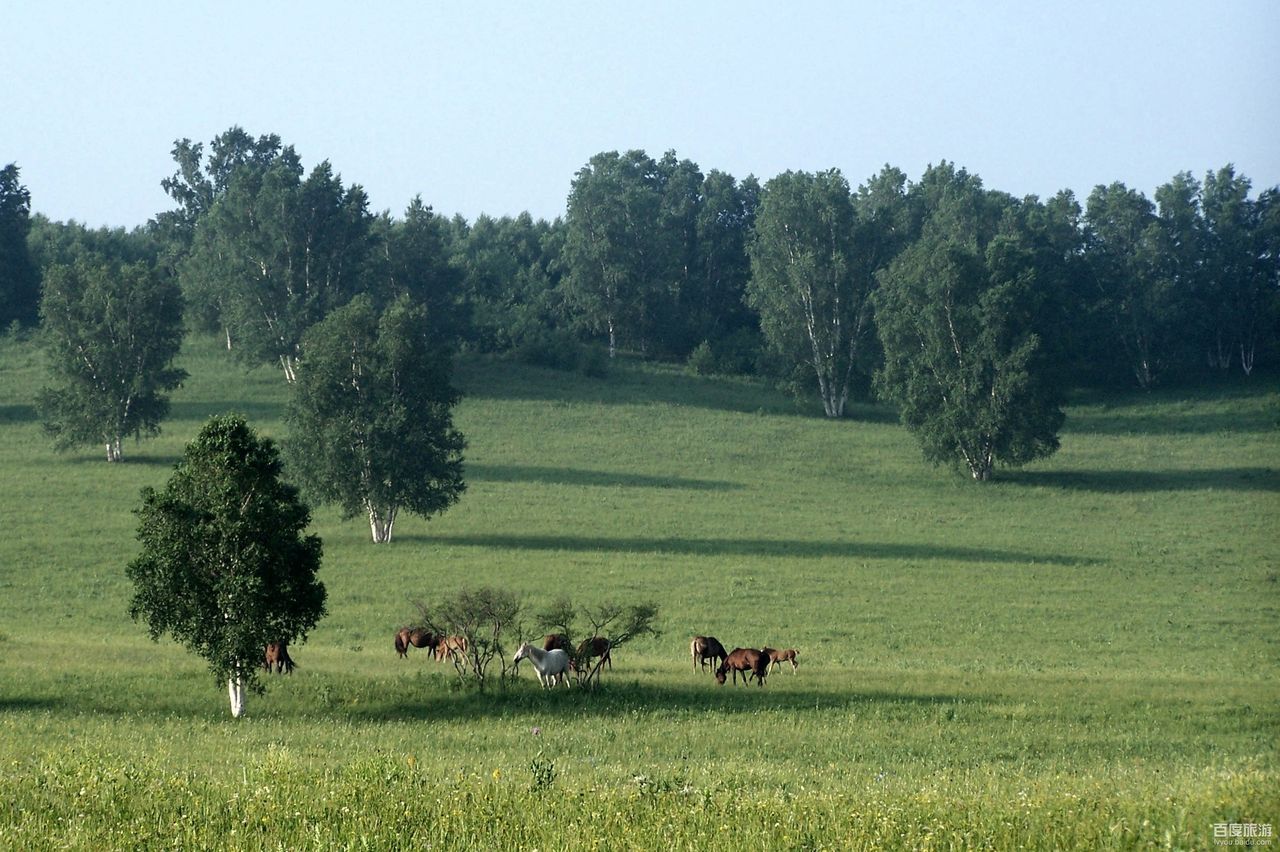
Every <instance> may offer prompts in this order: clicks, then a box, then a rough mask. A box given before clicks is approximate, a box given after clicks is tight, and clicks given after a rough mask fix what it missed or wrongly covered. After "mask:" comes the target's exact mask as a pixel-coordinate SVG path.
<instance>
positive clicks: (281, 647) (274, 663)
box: [262, 642, 294, 674]
mask: <svg viewBox="0 0 1280 852" xmlns="http://www.w3.org/2000/svg"><path fill="white" fill-rule="evenodd" d="M293 666H294V663H293V657H290V656H289V643H288V642H271V643H269V644H268V645H267V649H266V654H265V656H264V659H263V661H262V667H263V668H264V669H266V670H267V671H268V672H270V671H272V670H273V669H274V670H275V672H276V674H280V673H281V672H284V673H285V674H293Z"/></svg>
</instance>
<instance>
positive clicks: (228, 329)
mask: <svg viewBox="0 0 1280 852" xmlns="http://www.w3.org/2000/svg"><path fill="white" fill-rule="evenodd" d="M222 331H223V333H224V334H226V336H227V351H228V352H230V351H231V326H229V325H228V326H224V327H223V329H222Z"/></svg>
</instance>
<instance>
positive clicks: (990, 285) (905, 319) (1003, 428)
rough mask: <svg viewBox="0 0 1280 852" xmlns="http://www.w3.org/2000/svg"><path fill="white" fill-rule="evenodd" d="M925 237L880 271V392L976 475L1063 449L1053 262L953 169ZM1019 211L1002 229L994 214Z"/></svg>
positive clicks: (991, 197)
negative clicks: (1053, 363)
mask: <svg viewBox="0 0 1280 852" xmlns="http://www.w3.org/2000/svg"><path fill="white" fill-rule="evenodd" d="M949 182H950V184H951V186H950V187H949V188H946V187H943V195H942V196H941V197H940V198H938V199H936V201H935V203H934V212H933V214H932V215H931V216H930V218H929V219H928V220H926V222H925V224H924V228H923V233H922V236H921V237H920V239H919V240H917V241H916V242H915V243H913V244H912V245H911V246H910V247H908V248H907V249H906V250H905V251H903V252H902V254H901V255H900V256H899V257H898V258H897V259H896V260H895V261H894V262H893V264H892V265H891V266H890V267H889V268H888V269H887V270H886V271H885V272H884V273H883V274H882V275H881V286H880V289H879V291H878V292H877V294H876V297H875V299H876V317H877V323H878V329H879V335H880V340H881V344H882V347H883V350H884V366H883V367H882V368H881V370H880V372H879V373H878V375H877V377H876V378H877V388H878V389H879V391H880V393H881V395H882V396H883V397H884V398H886V399H888V400H890V401H892V402H893V403H894V404H896V405H897V406H898V409H899V414H900V416H901V418H902V421H903V423H904V424H905V425H906V426H907V428H909V429H910V430H911V431H912V432H913V433H914V434H915V435H916V437H917V439H918V440H919V441H920V445H921V448H922V449H923V451H924V455H925V458H926V459H928V460H929V461H932V462H934V463H939V464H952V465H956V466H964V467H967V468H968V471H969V473H970V475H971V476H972V477H973V478H974V479H976V480H980V481H982V480H987V479H989V478H990V477H991V474H992V471H993V470H994V467H995V464H996V463H997V462H1000V463H1002V464H1011V465H1019V464H1023V463H1025V462H1027V461H1030V460H1032V459H1035V458H1040V457H1042V456H1046V455H1049V454H1050V453H1052V452H1054V451H1055V450H1056V449H1057V448H1058V430H1059V429H1060V428H1061V425H1062V422H1063V414H1062V410H1061V391H1060V388H1059V386H1058V384H1057V382H1056V379H1057V378H1058V374H1056V373H1055V372H1054V371H1053V370H1051V369H1049V368H1048V365H1047V364H1046V363H1045V355H1046V352H1047V351H1049V350H1048V349H1047V348H1046V347H1045V346H1044V344H1043V342H1042V334H1043V333H1044V332H1045V328H1044V303H1045V300H1046V298H1047V296H1046V293H1045V289H1046V288H1045V287H1044V280H1045V277H1046V276H1045V274H1044V272H1043V264H1044V255H1042V254H1040V253H1038V252H1037V250H1036V244H1035V241H1034V240H1033V239H1031V237H1030V236H1029V235H1028V234H1026V233H1025V232H1024V231H1023V229H1022V228H1020V227H1018V226H1017V219H1016V217H1015V216H1013V215H1011V214H1012V211H1010V210H1009V209H1008V206H1009V199H1008V198H1007V196H1003V197H1002V196H1000V195H999V194H997V193H986V192H984V191H983V190H981V188H980V183H978V182H977V181H976V178H973V177H972V176H969V175H967V174H964V173H963V172H958V173H953V176H952V178H951V180H950V181H949ZM993 206H994V207H996V208H999V207H1002V206H1003V207H1005V208H1006V212H1007V213H1009V214H1010V215H1006V217H1005V223H1006V224H1005V226H1004V227H1003V228H1001V229H1000V232H997V231H996V229H995V228H994V227H993V226H992V224H991V223H992V222H993V221H995V220H994V217H993V216H992V215H991V210H992V207H993Z"/></svg>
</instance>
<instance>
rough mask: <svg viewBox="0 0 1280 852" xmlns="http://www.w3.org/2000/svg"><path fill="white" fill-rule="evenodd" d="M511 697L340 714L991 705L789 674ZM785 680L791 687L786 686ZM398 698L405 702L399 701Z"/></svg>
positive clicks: (387, 716) (414, 701)
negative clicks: (818, 685)
mask: <svg viewBox="0 0 1280 852" xmlns="http://www.w3.org/2000/svg"><path fill="white" fill-rule="evenodd" d="M527 678H528V679H527V680H525V679H520V680H517V682H515V683H513V684H510V685H509V686H507V687H506V688H505V689H503V688H496V689H492V690H490V691H489V692H486V693H484V694H480V693H477V692H458V693H454V694H446V695H440V694H430V695H426V696H422V697H418V696H413V695H406V694H404V693H403V692H402V691H401V690H389V692H388V694H387V695H385V696H383V697H382V698H381V699H379V698H377V697H376V696H369V699H370V700H368V701H362V702H360V703H359V704H355V705H353V706H350V707H345V708H335V709H336V710H338V711H339V712H340V713H341V715H342V717H343V718H347V719H352V718H354V719H360V720H363V721H369V722H415V721H423V722H425V721H466V720H470V719H509V718H511V717H513V716H530V717H534V718H536V719H548V718H562V719H563V718H573V719H581V718H583V717H601V718H606V719H618V718H622V717H625V716H644V715H649V714H652V715H656V716H667V715H672V714H675V715H690V716H698V717H705V716H706V715H707V714H716V713H718V714H724V715H733V714H742V713H750V714H756V713H759V712H761V711H785V712H802V711H807V712H813V711H815V710H854V709H858V708H865V707H869V706H872V705H879V706H884V707H890V706H898V707H904V708H905V707H920V706H932V705H955V704H958V703H961V702H963V703H965V704H977V703H986V701H987V699H985V698H983V697H980V696H979V697H975V696H973V695H963V696H961V695H952V694H940V693H939V694H933V693H929V694H920V693H910V692H886V691H883V690H871V691H867V692H858V691H854V692H833V691H831V690H825V691H824V690H817V689H812V688H805V687H801V686H799V685H798V684H796V683H795V682H794V679H793V678H792V676H791V675H790V674H787V673H783V672H778V673H776V674H774V675H772V676H770V677H769V679H768V681H767V683H766V685H765V686H763V687H759V686H756V685H755V684H754V683H753V684H750V685H748V686H743V685H742V684H741V683H739V684H737V685H736V686H735V685H734V684H733V683H732V682H729V683H726V684H725V685H724V686H720V685H719V684H717V683H716V682H715V680H714V679H713V678H712V677H711V675H709V674H706V675H701V676H700V682H699V683H698V684H696V685H694V684H689V685H654V684H640V683H638V682H635V681H630V682H623V681H621V680H613V681H611V679H610V676H609V675H607V674H606V675H605V678H604V682H603V685H602V686H601V687H600V688H598V689H596V690H593V691H584V690H581V689H579V688H577V687H573V688H569V689H564V688H555V689H547V690H544V689H542V688H541V687H540V686H538V685H537V684H536V682H534V681H533V679H532V674H529V675H527ZM779 679H784V680H783V683H782V684H779V683H778V681H779ZM396 692H399V693H400V694H395V693H396Z"/></svg>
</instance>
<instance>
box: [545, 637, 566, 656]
mask: <svg viewBox="0 0 1280 852" xmlns="http://www.w3.org/2000/svg"><path fill="white" fill-rule="evenodd" d="M557 648H558V649H560V650H561V651H564V652H565V653H566V654H568V655H569V656H570V657H572V656H573V646H572V645H570V644H569V637H568V636H565V635H564V634H563V633H548V634H547V635H546V636H544V637H542V650H544V651H554V650H556V649H557Z"/></svg>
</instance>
